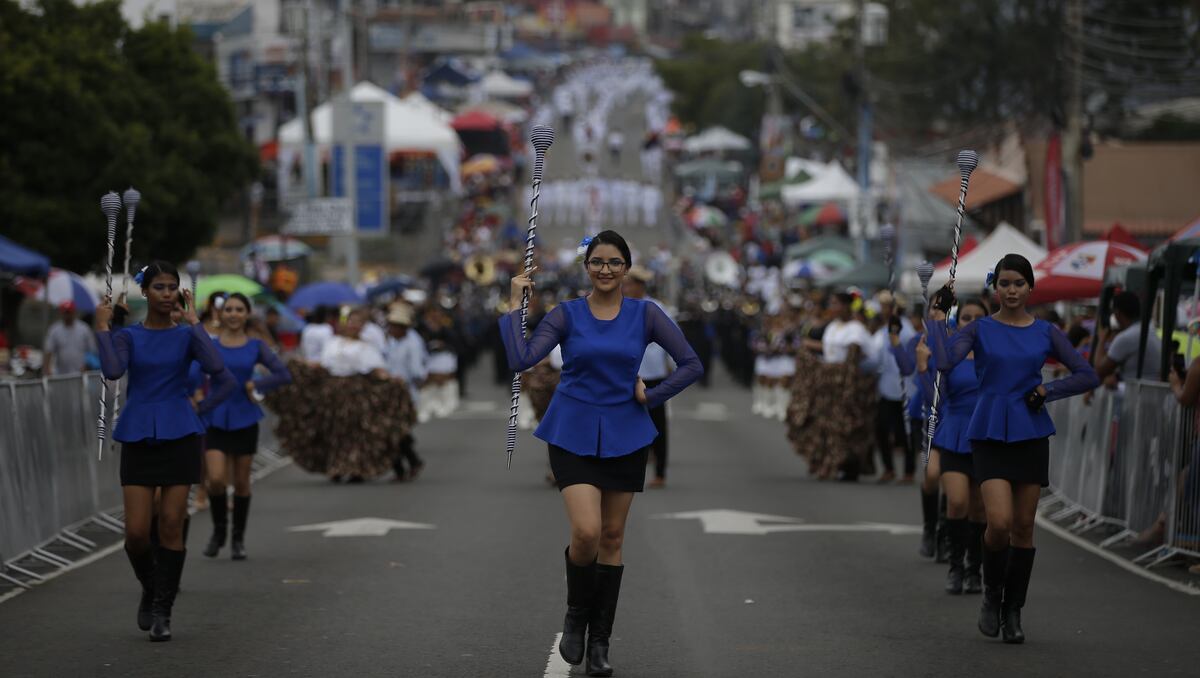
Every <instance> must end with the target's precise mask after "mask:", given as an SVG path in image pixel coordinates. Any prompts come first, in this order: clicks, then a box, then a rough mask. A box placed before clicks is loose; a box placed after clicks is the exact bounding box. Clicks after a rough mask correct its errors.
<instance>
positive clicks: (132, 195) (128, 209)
mask: <svg viewBox="0 0 1200 678" xmlns="http://www.w3.org/2000/svg"><path fill="white" fill-rule="evenodd" d="M141 201H142V194H141V193H138V191H137V189H135V188H134V187H133V186H130V187H129V190H127V191H125V192H124V193H122V194H121V202H123V203H125V279H124V280H123V281H122V282H121V298H122V299H124V300H125V303H129V259H130V255H131V254H132V252H133V218H134V216H135V215H136V214H137V206H138V203H139V202H141ZM120 410H121V389H120V388H118V389H117V390H116V392H115V393H113V412H112V413H113V419H116V418H117V416H118V413H119V412H120Z"/></svg>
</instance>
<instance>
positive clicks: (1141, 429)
mask: <svg viewBox="0 0 1200 678" xmlns="http://www.w3.org/2000/svg"><path fill="white" fill-rule="evenodd" d="M1048 408H1049V409H1050V413H1051V416H1052V417H1053V418H1054V422H1055V426H1056V428H1057V429H1058V434H1057V435H1055V436H1054V437H1053V438H1051V439H1050V490H1051V492H1050V494H1049V495H1048V496H1047V498H1046V500H1045V503H1044V506H1046V507H1048V508H1050V510H1049V511H1047V513H1046V515H1047V517H1049V518H1050V519H1051V520H1054V521H1062V520H1064V519H1074V522H1073V524H1072V525H1071V529H1072V530H1073V531H1076V532H1086V531H1088V530H1091V529H1093V528H1096V527H1100V526H1104V525H1108V526H1115V527H1116V528H1117V531H1116V533H1115V534H1113V535H1111V536H1110V537H1108V538H1107V539H1105V540H1104V541H1103V542H1101V544H1100V545H1101V546H1102V547H1105V548H1108V547H1112V546H1115V545H1117V544H1123V543H1128V542H1129V541H1130V540H1133V539H1135V538H1138V537H1140V538H1141V539H1139V540H1138V541H1139V542H1144V543H1146V544H1147V547H1152V548H1150V550H1148V551H1146V552H1145V553H1143V554H1142V555H1140V556H1138V557H1137V558H1135V562H1138V563H1142V564H1145V565H1147V566H1153V565H1156V564H1158V563H1161V562H1163V561H1165V560H1167V559H1169V558H1171V557H1173V556H1176V555H1190V556H1195V557H1200V492H1198V489H1200V488H1197V480H1200V468H1198V464H1200V455H1197V448H1198V444H1200V431H1198V430H1197V425H1196V412H1195V411H1194V410H1193V409H1192V408H1183V407H1181V406H1180V405H1179V404H1178V402H1176V400H1175V397H1174V395H1173V394H1172V392H1171V389H1170V387H1169V386H1168V385H1167V384H1165V383H1162V382H1155V381H1144V380H1129V381H1127V382H1126V383H1125V386H1124V390H1123V391H1114V390H1109V389H1105V388H1101V389H1098V390H1097V391H1096V392H1095V394H1094V397H1093V398H1092V399H1091V402H1087V401H1085V399H1083V398H1071V399H1069V400H1062V401H1058V402H1054V403H1050V404H1049V405H1048ZM1160 531H1161V543H1157V544H1156V543H1155V542H1158V541H1159V538H1158V533H1159V532H1160ZM1135 543H1138V542H1135Z"/></svg>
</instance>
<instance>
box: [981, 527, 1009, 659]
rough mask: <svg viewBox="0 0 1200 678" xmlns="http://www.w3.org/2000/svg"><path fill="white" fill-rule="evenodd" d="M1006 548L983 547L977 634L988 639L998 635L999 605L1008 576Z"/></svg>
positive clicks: (1002, 598) (985, 545)
mask: <svg viewBox="0 0 1200 678" xmlns="http://www.w3.org/2000/svg"><path fill="white" fill-rule="evenodd" d="M1007 570H1008V547H1007V546H1006V547H1004V548H1003V549H1002V550H1000V551H990V550H988V547H987V544H984V545H983V604H982V605H981V606H980V607H979V632H980V633H982V634H983V635H985V636H987V637H988V638H995V637H996V636H998V635H1000V605H1001V603H1002V602H1003V600H1004V579H1005V577H1007V576H1008V574H1007Z"/></svg>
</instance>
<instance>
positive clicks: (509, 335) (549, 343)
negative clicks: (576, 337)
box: [499, 304, 571, 372]
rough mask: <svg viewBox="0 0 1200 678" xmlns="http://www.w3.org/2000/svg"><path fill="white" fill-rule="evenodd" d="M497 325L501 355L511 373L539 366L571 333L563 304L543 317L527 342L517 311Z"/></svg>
mask: <svg viewBox="0 0 1200 678" xmlns="http://www.w3.org/2000/svg"><path fill="white" fill-rule="evenodd" d="M499 322H500V339H501V340H502V341H503V342H504V354H505V355H506V356H507V357H508V367H509V369H511V370H512V371H514V372H524V371H525V370H527V369H529V368H531V367H533V366H534V365H536V364H538V363H540V362H541V361H542V359H543V358H545V357H546V356H548V355H550V351H553V350H554V347H555V346H557V345H559V344H561V343H562V342H563V341H564V340H566V338H567V335H568V334H569V333H570V331H571V320H570V317H569V316H567V310H566V309H565V308H563V306H562V304H559V305H558V306H555V307H554V310H552V311H550V312H549V313H547V314H546V316H545V317H544V318H542V320H541V322H539V323H538V326H537V329H535V330H534V331H533V336H531V337H529V338H528V339H526V338H525V334H524V333H523V332H521V310H520V309H517V310H515V311H512V312H511V313H509V314H508V315H505V316H501V317H500V321H499Z"/></svg>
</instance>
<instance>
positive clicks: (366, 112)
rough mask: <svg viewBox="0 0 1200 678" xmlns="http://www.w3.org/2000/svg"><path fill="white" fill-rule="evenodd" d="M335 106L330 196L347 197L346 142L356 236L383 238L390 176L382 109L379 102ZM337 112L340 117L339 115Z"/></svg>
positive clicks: (385, 229) (382, 106) (386, 224)
mask: <svg viewBox="0 0 1200 678" xmlns="http://www.w3.org/2000/svg"><path fill="white" fill-rule="evenodd" d="M346 108H347V107H346V106H345V104H344V103H343V104H342V105H337V106H334V118H335V122H334V132H335V139H336V140H337V142H338V143H337V145H335V146H334V147H333V182H332V183H333V191H332V192H333V195H335V196H339V197H340V196H344V195H346V188H345V181H346V171H345V164H344V163H345V145H344V143H345V140H346V139H347V138H349V140H350V141H351V143H352V144H353V146H354V177H353V194H354V215H355V225H356V228H357V230H358V233H359V235H383V234H385V233H387V231H388V221H389V212H390V210H389V209H388V208H389V201H388V194H389V188H390V183H391V181H390V172H389V169H388V157H387V149H386V148H385V146H384V139H385V134H386V124H385V123H386V117H385V108H384V103H383V102H382V101H356V102H354V103H353V105H352V106H351V107H349V108H350V110H349V111H348V113H349V114H348V115H347V114H346V113H347V111H346ZM339 109H340V111H341V112H342V114H341V115H339V114H338V112H339Z"/></svg>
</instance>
